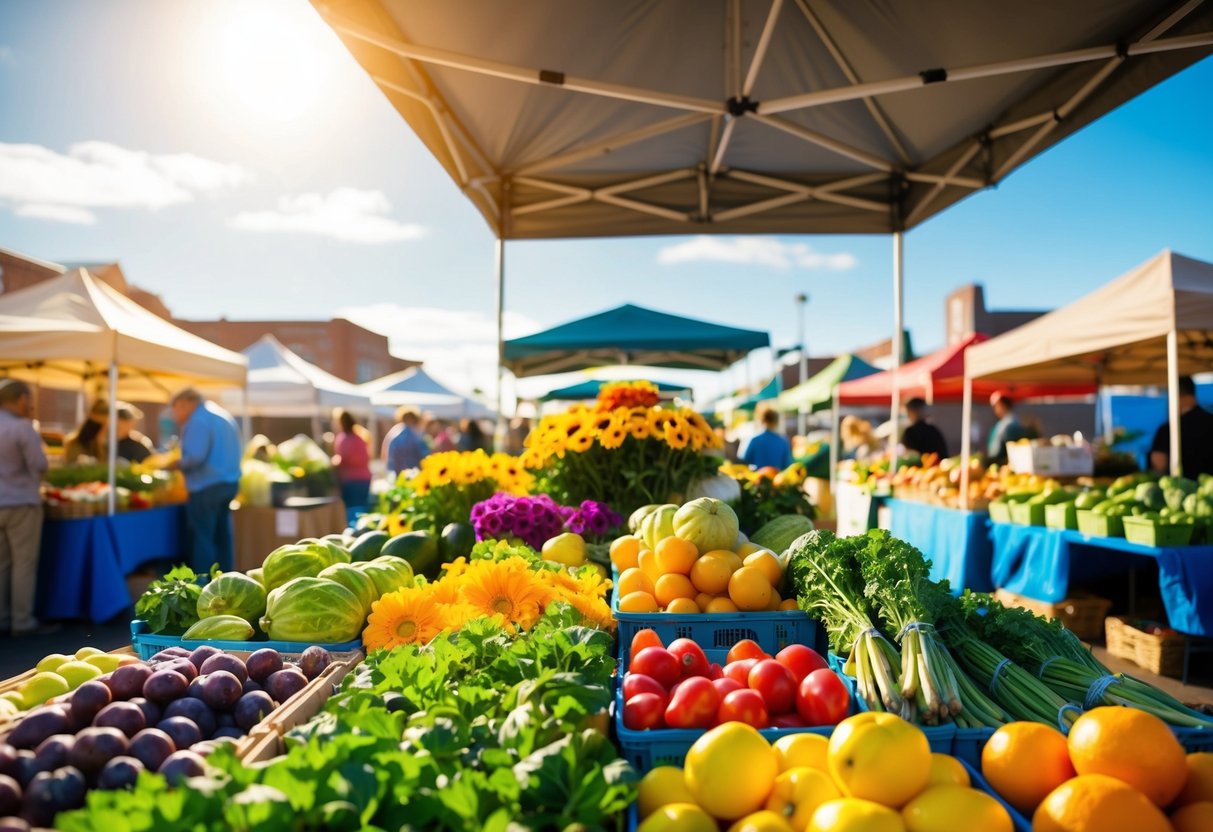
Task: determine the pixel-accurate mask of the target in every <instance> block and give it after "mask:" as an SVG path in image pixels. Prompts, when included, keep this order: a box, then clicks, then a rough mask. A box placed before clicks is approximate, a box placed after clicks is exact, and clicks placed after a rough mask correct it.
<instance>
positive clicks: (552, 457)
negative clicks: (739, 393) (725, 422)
mask: <svg viewBox="0 0 1213 832" xmlns="http://www.w3.org/2000/svg"><path fill="white" fill-rule="evenodd" d="M658 402H659V398H658V395H657V388H656V387H654V386H653V385H652V384H650V383H648V382H644V381H639V382H619V383H615V384H605V385H603V386H602V388H601V390H600V391H599V393H598V402H597V404H596V405H595V406H594V407H592V408H591V407H585V406H582V405H578V406H574V407H572V408H570V409H569V410H567V411H565V412H564V413H559V414H554V415H548V416H544V417H543V418H542V419H541V420H540V421H539V424H538V425H536V426H535V429H534V430H532V431H531V433H530V435H529V436H527V439H526V451H525V452H524V453H523V455H522V464H523V465H524V466H526V468H528V469H530V470H532V471H534V472H535V473H536V475H537V477H538V478H539V480H540V483H541V490H543V491H545V492H547V493H549V494H551V495H552V496H553V497H554V498H555V499H556V500H557V501H558V502H560V503H564V504H566V505H567V504H578V503H581V502H582V501H584V500H594V501H596V502H600V503H607V504H609V505H611V506H614V507H615V508H617V509H619V510H621V511H624V512H630V511H632V510H633V509H635V508H638V507H640V506H642V505H646V504H649V503H664V502H670V501H672V502H681V496H682V495H684V494H685V493H686V490H687V487H688V486H689V485H690V484H691V483H692V482H694V481H695V480H698V479H700V478H701V477H704V476H709V475H711V474H713V473H714V472H715V471H716V469H717V467H718V466H719V465H720V462H721V460H720V457H719V456H716V455H714V454H710V453H707V452H708V451H714V450H718V449H720V448H722V447H723V444H724V443H723V441H722V440H721V438H720V437H718V436H717V435H716V433H715V432H714V431H713V430H712V428H711V426H710V425H708V423H707V421H706V420H705V419H704V418H703V417H702V416H700V415H699V414H698V413H696V412H694V411H693V410H690V409H688V408H667V407H662V406H660V404H659V403H658Z"/></svg>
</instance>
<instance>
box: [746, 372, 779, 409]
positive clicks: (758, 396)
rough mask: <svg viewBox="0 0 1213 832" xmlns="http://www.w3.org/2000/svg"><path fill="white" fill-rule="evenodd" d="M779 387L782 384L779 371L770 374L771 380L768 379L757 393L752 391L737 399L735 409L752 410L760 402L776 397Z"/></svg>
mask: <svg viewBox="0 0 1213 832" xmlns="http://www.w3.org/2000/svg"><path fill="white" fill-rule="evenodd" d="M781 389H782V384H781V383H780V380H779V373H776V374H775V375H773V376H771V380H770V381H768V382H767V383H766V384H765V385H764V386H763V388H762V389H761V390H759V391H758V392H757V393H752V394H750V395H749V396H746V397H745V398H744V399H742V400H741V401H739V402H738V403H737V409H738V410H754V409H756V408H757V407H758V405H759V403H760V402H765V401H770V400H771V399H774V398H778V396H779V391H780V390H781Z"/></svg>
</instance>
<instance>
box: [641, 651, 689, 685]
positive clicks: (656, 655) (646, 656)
mask: <svg viewBox="0 0 1213 832" xmlns="http://www.w3.org/2000/svg"><path fill="white" fill-rule="evenodd" d="M628 669H629V670H630V671H631V672H632V673H639V674H640V675H642V676H652V677H653V678H654V679H656V680H657V683H658V684H660V685H661V686H662V687H663V688H667V689H668V688H670V687H673V685H674V683H675V682H677V681H678V680H679V679H681V678H682V665H681V664H680V663H679V661H678V657H677V656H675V655H674V654H673V653H671V652H670V651H669V650H666V649H665V648H664V647H646V648H644V649H643V650H641V651H640V652H639V653H637V654H636V658H635V659H633V661H632V666H631V667H630V668H628Z"/></svg>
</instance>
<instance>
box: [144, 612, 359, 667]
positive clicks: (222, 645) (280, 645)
mask: <svg viewBox="0 0 1213 832" xmlns="http://www.w3.org/2000/svg"><path fill="white" fill-rule="evenodd" d="M204 644H206V645H209V646H211V647H214V648H216V649H219V650H223V651H228V652H230V651H233V650H244V651H253V650H260V649H261V648H263V647H271V648H273V649H274V650H277V651H278V652H279V653H282V654H284V655H288V656H290V655H299V654H300V653H302V652H303V651H304V650H306V649H307V648H309V647H311V646H312V645H313V644H315V645H316V646H318V647H323V648H324V649H325V650H328V651H329V652H330V653H337V654H340V653H353V652H354V651H356V650H361V649H362V639H360V638H356V639H354V640H353V641H344V642H340V643H336V642H334V643H325V642H303V641H213V640H204V639H199V640H194V639H191V640H189V641H184V640H182V638H181V636H166V635H159V634H157V633H153V632H151V631H150V630H149V629H148V626H147V622H146V621H142V620H140V619H135V620H134V621H132V622H131V645H132V646H133V647H134V648H135V652H136V653H137V654H138V655H139V658H141V659H150V658H151V657H152V656H154V655H156V654H157V653H159V652H160V651H161V650H164V649H166V648H169V647H184V648H185V649H187V650H193V649H194V648H195V647H201V646H202V645H204Z"/></svg>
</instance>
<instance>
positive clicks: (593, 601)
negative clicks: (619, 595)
mask: <svg viewBox="0 0 1213 832" xmlns="http://www.w3.org/2000/svg"><path fill="white" fill-rule="evenodd" d="M556 600H557V601H559V602H561V603H565V604H568V605H569V606H570V607H572V608H573V609H575V610H577V613H578V614H579V615H580V616H581V624H582V626H585V627H595V628H597V629H599V630H606V631H608V632H612V633H613V632H615V617H614V616H613V615H611V608H610V607H609V606H607V603H606V602H605V601H603V600H602V599H601V598H595V597H586V596H585V595H579V594H577V593H575V592H570V593H564V594H563V595H562V596H561V597H559V598H557V599H556Z"/></svg>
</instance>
